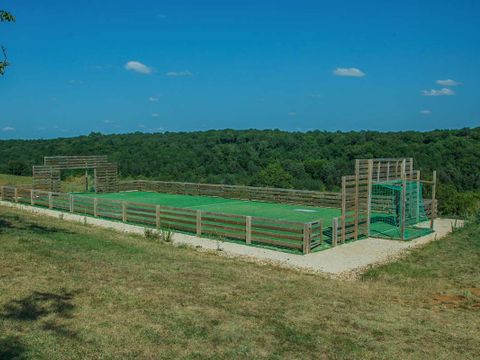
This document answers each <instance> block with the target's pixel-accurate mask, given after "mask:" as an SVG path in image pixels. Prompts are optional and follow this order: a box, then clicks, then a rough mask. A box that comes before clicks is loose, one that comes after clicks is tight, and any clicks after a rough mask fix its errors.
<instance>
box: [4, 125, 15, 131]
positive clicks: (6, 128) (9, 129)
mask: <svg viewBox="0 0 480 360" xmlns="http://www.w3.org/2000/svg"><path fill="white" fill-rule="evenodd" d="M2 131H15V128H13V127H11V126H5V127H4V128H3V129H2Z"/></svg>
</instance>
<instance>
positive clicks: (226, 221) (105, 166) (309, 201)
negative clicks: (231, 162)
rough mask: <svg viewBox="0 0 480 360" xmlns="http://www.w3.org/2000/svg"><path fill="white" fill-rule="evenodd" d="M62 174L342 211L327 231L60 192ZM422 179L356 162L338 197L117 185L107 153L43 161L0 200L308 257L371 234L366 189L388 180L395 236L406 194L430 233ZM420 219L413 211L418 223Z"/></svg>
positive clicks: (378, 163) (405, 165)
mask: <svg viewBox="0 0 480 360" xmlns="http://www.w3.org/2000/svg"><path fill="white" fill-rule="evenodd" d="M64 169H85V170H87V169H94V174H95V191H96V192H116V191H126V190H139V191H156V192H163V193H171V194H183V195H202V196H219V197H225V198H232V199H246V200H254V201H269V202H278V203H290V204H299V205H309V206H317V207H326V208H340V209H341V216H340V217H338V218H334V219H333V220H332V224H331V226H324V224H323V223H322V221H320V220H319V221H313V222H306V223H302V222H293V221H279V220H275V219H267V218H260V217H252V216H243V215H234V214H223V213H211V212H204V211H199V210H192V209H185V208H174V207H167V206H160V205H153V204H139V203H132V202H124V201H118V200H110V199H103V198H92V197H86V196H82V195H76V194H66V193H61V192H60V173H61V170H64ZM420 175H421V174H420V171H418V170H415V169H414V162H413V158H378V159H357V160H356V161H355V174H354V175H347V176H343V177H342V182H341V192H340V193H335V192H318V191H307V190H292V189H278V188H263V187H252V186H235V185H218V184H196V183H180V182H169V181H146V180H134V181H122V182H118V179H117V165H116V164H114V163H109V162H108V160H107V157H106V156H103V155H99V156H54V157H45V158H44V164H43V165H40V166H34V167H33V189H26V188H23V187H9V186H3V187H0V199H1V200H6V201H14V202H19V203H25V204H30V205H35V206H43V207H48V208H50V209H58V210H62V211H69V212H74V213H80V214H84V215H90V216H95V217H104V218H112V219H116V220H120V221H123V222H132V223H140V224H145V225H148V226H153V227H156V228H163V227H167V228H170V229H173V230H180V231H187V232H192V233H194V234H197V235H198V236H203V235H208V234H210V235H214V236H220V237H225V238H232V239H236V240H243V241H245V243H246V244H252V243H259V244H267V245H276V246H283V247H286V248H290V249H294V250H299V251H301V252H303V253H304V254H307V253H309V252H311V251H312V249H314V248H315V247H317V246H319V245H322V244H324V241H325V240H326V239H331V245H332V246H336V245H337V244H339V243H345V242H347V241H352V240H357V239H359V238H363V237H368V236H370V234H371V231H370V224H371V213H372V209H373V210H374V212H377V211H378V207H379V206H382V201H383V200H382V199H381V197H380V198H379V197H378V196H377V197H372V186H373V185H376V184H384V183H385V182H389V181H396V182H397V184H398V182H400V183H401V187H402V188H403V191H401V194H402V196H401V199H400V200H399V201H400V204H401V206H400V211H401V212H402V213H401V216H399V218H401V221H402V223H401V224H400V226H399V228H400V234H401V239H402V240H404V239H405V229H406V227H407V224H406V223H405V218H406V217H405V210H406V203H407V201H408V199H411V198H412V196H413V197H415V196H416V203H417V204H419V203H420V200H422V201H423V204H424V207H425V212H426V215H427V216H428V217H429V218H430V228H431V229H433V226H434V220H435V218H436V215H437V200H436V183H437V177H436V172H435V171H434V172H433V176H432V180H428V181H427V180H422V179H421V176H420ZM409 182H417V186H416V187H410V188H413V189H416V194H412V193H409V194H408V195H407V193H406V189H407V184H408V183H409ZM420 185H427V186H430V194H431V199H420V194H421V192H420V190H419V189H420V187H421V186H420ZM396 186H398V185H396ZM407 196H408V198H407ZM372 200H373V202H372ZM385 201H388V200H385ZM390 201H391V200H390ZM409 215H411V214H409ZM419 219H420V215H419V210H417V222H418V220H419Z"/></svg>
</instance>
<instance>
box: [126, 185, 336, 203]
mask: <svg viewBox="0 0 480 360" xmlns="http://www.w3.org/2000/svg"><path fill="white" fill-rule="evenodd" d="M118 187H119V190H121V191H128V190H138V191H154V192H162V193H168V194H181V195H200V196H214V197H224V198H228V199H242V200H259V201H267V202H278V203H287V204H299V205H307V206H321V207H331V208H339V207H340V205H341V194H340V193H336V192H320V191H310V190H293V189H281V188H268V187H254V186H239V185H220V184H201V183H181V182H171V181H147V180H132V181H120V182H119V183H118Z"/></svg>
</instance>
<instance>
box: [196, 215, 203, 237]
mask: <svg viewBox="0 0 480 360" xmlns="http://www.w3.org/2000/svg"><path fill="white" fill-rule="evenodd" d="M196 230H197V236H202V211H201V210H197V226H196Z"/></svg>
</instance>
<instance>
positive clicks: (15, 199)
mask: <svg viewBox="0 0 480 360" xmlns="http://www.w3.org/2000/svg"><path fill="white" fill-rule="evenodd" d="M13 199H14V201H15V202H16V203H18V189H17V188H14V189H13Z"/></svg>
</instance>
